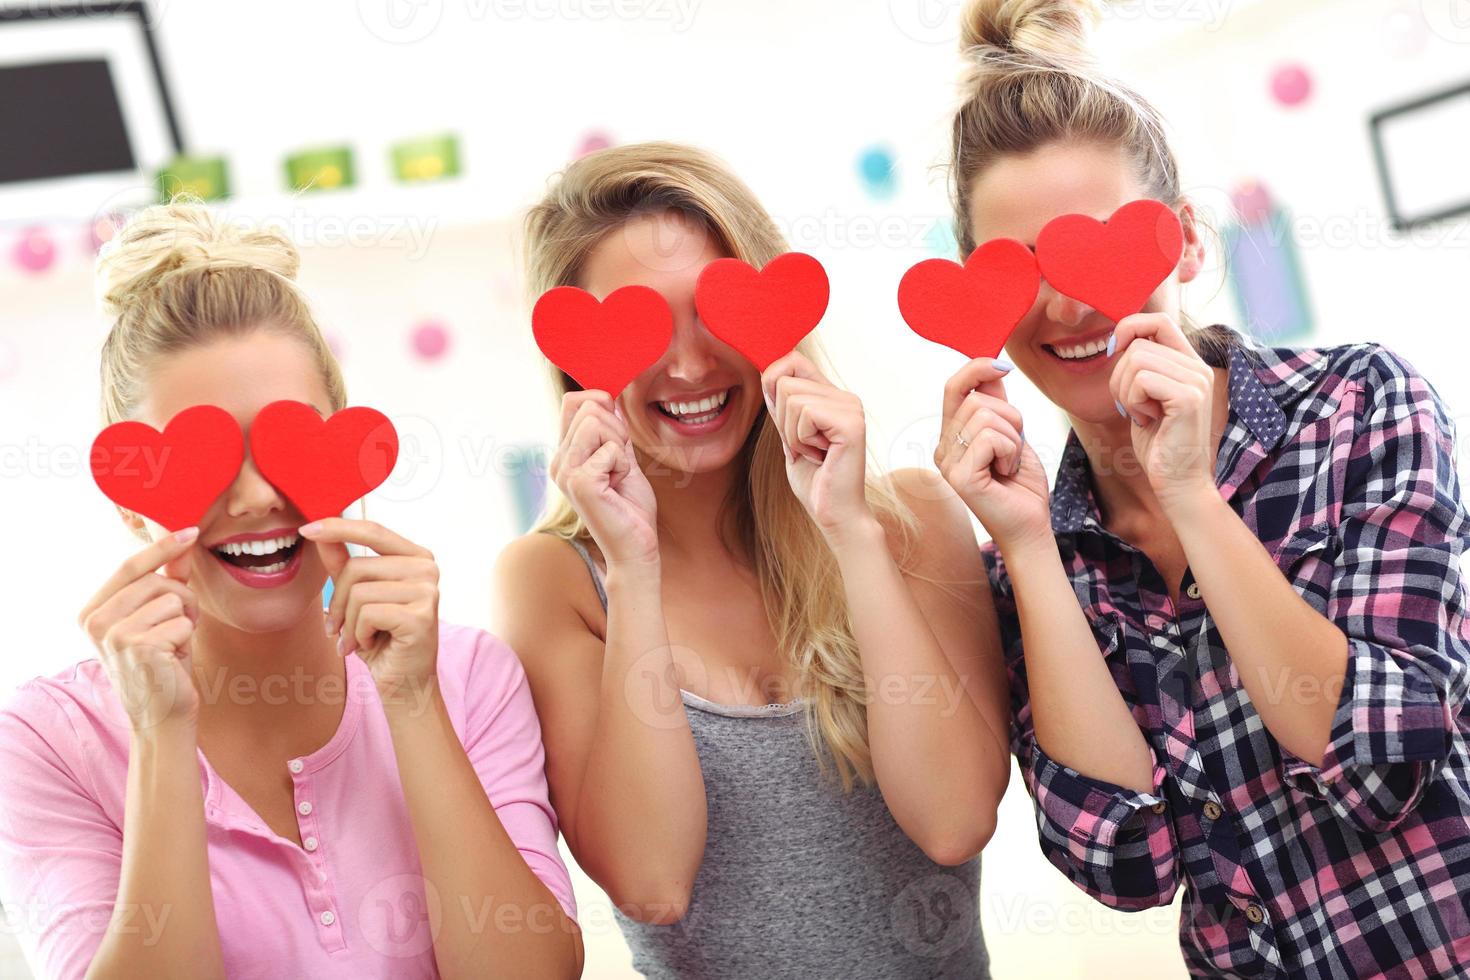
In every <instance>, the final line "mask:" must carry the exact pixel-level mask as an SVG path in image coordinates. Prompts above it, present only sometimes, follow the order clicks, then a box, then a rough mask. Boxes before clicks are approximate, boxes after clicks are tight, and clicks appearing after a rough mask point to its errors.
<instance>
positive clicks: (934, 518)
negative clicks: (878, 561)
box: [888, 466, 974, 540]
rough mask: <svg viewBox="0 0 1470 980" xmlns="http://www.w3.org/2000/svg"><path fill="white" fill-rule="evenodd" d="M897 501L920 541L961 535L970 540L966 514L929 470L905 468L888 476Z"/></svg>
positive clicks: (956, 497) (941, 479)
mask: <svg viewBox="0 0 1470 980" xmlns="http://www.w3.org/2000/svg"><path fill="white" fill-rule="evenodd" d="M888 479H889V482H890V483H891V485H892V487H893V491H894V493H895V494H896V495H897V496H898V499H899V500H900V501H901V502H902V503H903V504H904V506H906V507H907V508H908V509H909V511H910V512H911V513H912V514H913V515H914V518H915V520H916V521H917V523H918V528H917V529H916V530H917V534H918V537H919V538H920V540H925V539H940V538H948V537H951V536H953V535H955V534H956V533H958V532H961V531H963V536H964V537H965V538H966V539H967V540H973V539H974V530H973V526H972V525H971V522H970V511H969V508H967V507H966V506H965V503H964V501H962V500H961V499H960V498H959V494H957V493H955V492H954V488H953V487H951V486H950V485H949V484H948V483H947V482H945V479H944V477H942V476H940V475H939V474H938V473H936V472H935V471H933V470H926V469H922V468H920V467H916V466H914V467H907V468H905V469H901V470H894V471H893V472H892V473H890V474H889V475H888Z"/></svg>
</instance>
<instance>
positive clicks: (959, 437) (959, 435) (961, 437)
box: [954, 432, 970, 448]
mask: <svg viewBox="0 0 1470 980" xmlns="http://www.w3.org/2000/svg"><path fill="white" fill-rule="evenodd" d="M954 441H955V442H957V443H959V444H960V445H961V446H965V447H966V448H968V447H969V445H970V440H968V439H966V438H965V434H964V433H963V432H956V433H955V434H954Z"/></svg>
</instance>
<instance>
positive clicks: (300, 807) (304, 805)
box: [296, 800, 311, 817]
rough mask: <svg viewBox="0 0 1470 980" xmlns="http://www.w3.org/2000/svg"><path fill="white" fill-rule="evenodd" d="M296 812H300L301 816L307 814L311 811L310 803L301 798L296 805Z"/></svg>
mask: <svg viewBox="0 0 1470 980" xmlns="http://www.w3.org/2000/svg"><path fill="white" fill-rule="evenodd" d="M296 812H297V813H299V814H301V815H302V816H303V817H304V816H307V815H308V814H310V813H311V803H310V802H309V801H307V800H302V801H301V802H300V803H298V804H297V805H296Z"/></svg>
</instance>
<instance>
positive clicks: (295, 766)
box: [286, 759, 306, 772]
mask: <svg viewBox="0 0 1470 980" xmlns="http://www.w3.org/2000/svg"><path fill="white" fill-rule="evenodd" d="M286 768H287V769H289V770H291V771H292V772H300V771H301V770H303V769H305V768H306V764H305V763H303V762H302V761H301V760H300V759H292V760H291V761H290V762H288V763H286Z"/></svg>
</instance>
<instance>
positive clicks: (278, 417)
mask: <svg viewBox="0 0 1470 980" xmlns="http://www.w3.org/2000/svg"><path fill="white" fill-rule="evenodd" d="M250 455H251V458H252V460H254V462H255V466H256V468H257V469H259V470H260V474H261V476H263V477H265V478H266V479H267V480H269V481H270V482H271V484H272V485H273V486H275V487H276V489H278V490H280V491H281V493H283V494H285V495H286V497H287V498H288V499H289V500H290V501H291V502H292V503H293V504H295V505H296V506H297V508H298V509H299V510H300V511H301V513H302V515H303V516H304V517H305V518H306V519H307V520H308V521H315V520H319V519H321V518H323V517H334V516H336V515H338V514H340V513H342V511H344V510H346V509H347V506H348V505H349V504H351V503H352V502H353V501H354V500H357V499H358V498H359V497H362V496H364V495H365V494H367V493H368V492H369V491H371V490H373V489H374V488H375V487H377V486H378V485H379V484H381V483H382V482H383V481H384V480H386V479H388V474H390V473H391V472H393V465H394V463H396V462H397V460H398V431H397V430H396V429H394V427H393V423H392V422H391V421H389V420H388V417H387V416H386V415H384V414H383V413H382V412H379V411H377V410H375V409H371V408H363V407H355V408H346V409H343V410H342V411H340V412H337V413H335V414H334V415H332V416H331V417H330V418H326V419H323V418H322V417H321V416H320V415H318V414H317V411H316V409H314V408H312V407H311V406H310V405H306V404H304V403H302V402H294V401H278V402H272V403H271V404H269V405H267V406H266V407H265V408H262V409H261V410H260V412H259V413H258V414H257V415H256V416H255V421H254V422H253V423H251V426H250ZM244 462H245V436H244V433H242V432H241V431H240V425H239V423H238V422H236V421H235V417H234V416H233V415H231V414H230V413H229V412H226V411H225V410H224V409H222V408H219V407H217V406H214V405H195V406H194V407H192V408H186V409H184V410H183V411H182V412H180V413H179V414H177V415H175V416H174V417H173V418H172V419H170V420H169V422H168V424H167V425H165V426H164V428H163V431H162V432H159V431H158V430H157V429H155V428H153V427H152V426H150V425H147V424H145V423H143V422H118V423H117V424H116V425H109V426H108V427H107V428H105V429H103V430H102V432H101V434H99V435H98V436H97V438H96V440H95V441H94V442H93V443H92V452H91V466H92V478H93V479H94V480H96V481H97V486H98V487H99V488H101V490H102V492H103V493H105V494H106V495H107V497H108V498H109V499H110V500H112V501H113V502H114V503H116V504H118V505H120V506H122V507H124V508H126V509H128V510H131V511H133V512H135V513H138V514H142V515H143V516H145V517H149V518H152V519H153V520H155V521H157V522H158V523H159V524H162V525H163V526H164V527H166V528H168V529H169V530H170V531H177V530H179V529H180V528H185V527H192V526H193V525H195V524H198V523H199V521H200V520H201V519H202V518H203V517H204V515H205V513H206V512H207V511H208V510H209V506H210V504H212V503H214V500H215V498H216V497H218V496H219V495H220V494H221V493H223V492H224V491H225V489H226V488H228V487H229V486H230V484H231V483H233V482H235V476H236V475H237V474H238V473H239V472H240V467H241V465H242V464H243V463H244Z"/></svg>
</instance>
